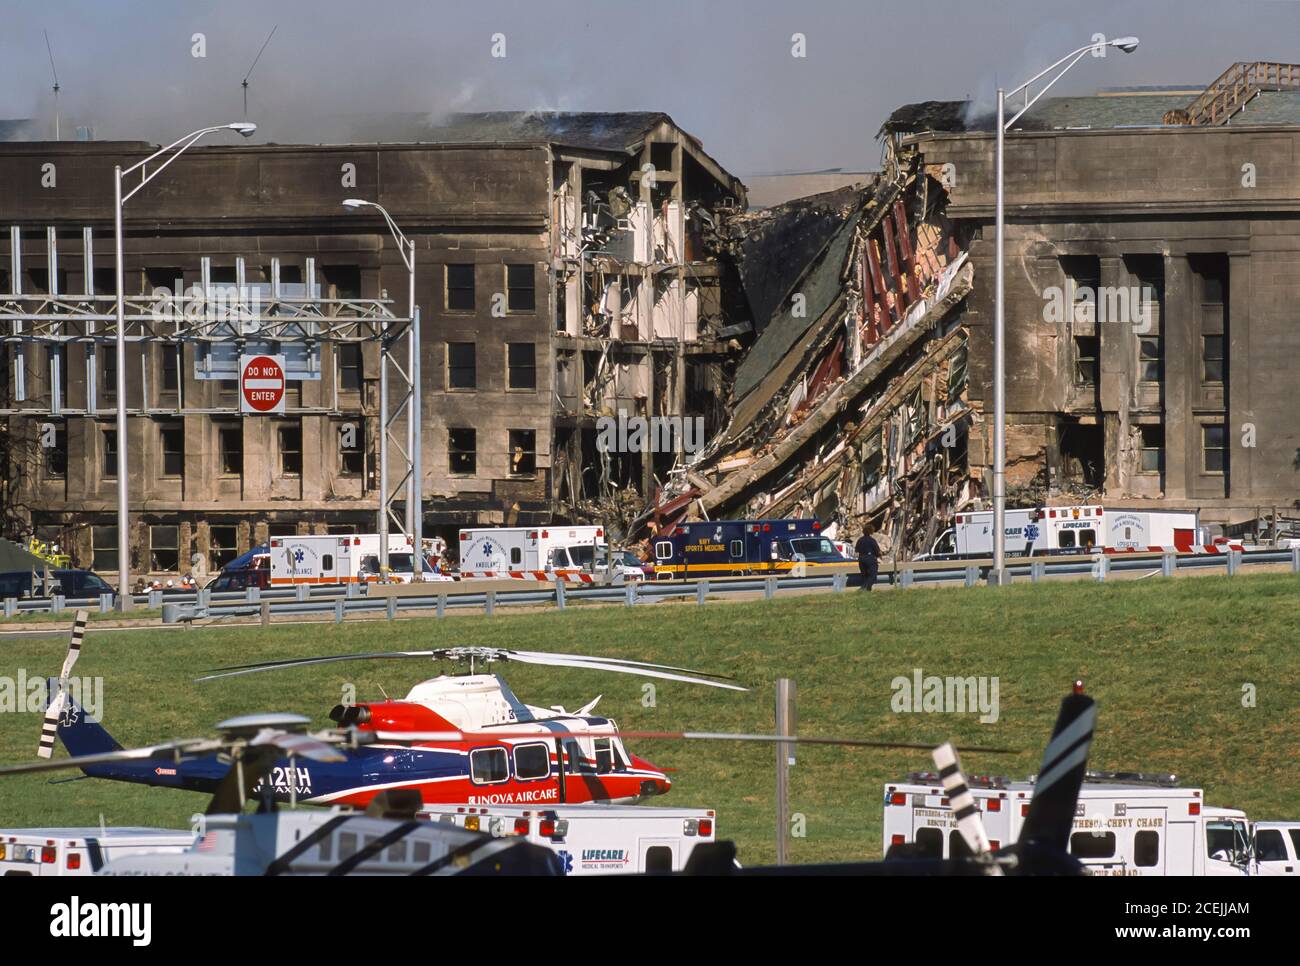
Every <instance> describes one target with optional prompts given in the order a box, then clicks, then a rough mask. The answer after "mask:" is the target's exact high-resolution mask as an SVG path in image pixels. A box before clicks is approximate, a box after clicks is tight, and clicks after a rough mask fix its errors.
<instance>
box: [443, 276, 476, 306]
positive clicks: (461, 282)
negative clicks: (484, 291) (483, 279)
mask: <svg viewBox="0 0 1300 966" xmlns="http://www.w3.org/2000/svg"><path fill="white" fill-rule="evenodd" d="M447 311H449V312H473V311H474V266H473V265H448V266H447Z"/></svg>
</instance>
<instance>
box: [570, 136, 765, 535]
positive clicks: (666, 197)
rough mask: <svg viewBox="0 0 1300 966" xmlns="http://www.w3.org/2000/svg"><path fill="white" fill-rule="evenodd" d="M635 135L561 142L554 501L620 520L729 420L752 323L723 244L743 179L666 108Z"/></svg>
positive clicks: (618, 525)
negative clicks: (594, 144)
mask: <svg viewBox="0 0 1300 966" xmlns="http://www.w3.org/2000/svg"><path fill="white" fill-rule="evenodd" d="M638 135H639V136H638V141H637V144H636V145H635V146H634V147H633V148H630V149H629V150H627V151H626V152H625V153H622V154H620V155H619V156H611V155H609V154H608V153H606V154H596V153H594V152H591V151H580V150H573V149H567V148H565V147H564V146H563V145H560V144H557V145H556V146H555V147H554V152H555V154H554V174H553V178H554V186H555V188H554V198H553V202H554V203H553V212H552V225H553V228H552V271H553V273H554V277H555V281H554V289H555V305H556V316H555V329H556V332H555V338H554V340H553V344H554V347H555V387H556V393H555V395H556V404H557V413H556V422H555V433H556V435H555V446H554V462H553V480H554V490H555V492H554V500H555V507H556V513H557V515H559V516H561V517H567V518H569V519H598V520H601V521H602V522H605V523H606V524H607V525H610V526H612V527H613V528H614V529H615V530H616V531H620V530H621V529H622V528H623V527H624V526H626V524H627V522H628V521H629V520H630V519H631V518H632V517H633V516H635V514H636V512H637V511H638V510H639V508H640V506H641V505H642V504H643V503H644V501H645V500H646V499H648V498H649V497H650V496H652V495H653V493H654V492H655V490H656V488H657V487H660V486H663V485H666V484H667V483H668V482H669V481H670V480H672V479H674V478H676V477H679V476H680V475H681V474H682V473H683V472H684V469H685V464H686V459H687V457H688V455H689V454H692V453H695V452H698V451H699V450H700V449H701V447H702V445H703V442H704V440H705V439H706V438H708V437H709V436H712V435H714V434H716V433H718V432H719V431H720V430H721V429H722V428H723V427H724V426H725V424H726V411H725V409H724V405H723V404H724V403H725V393H724V392H723V391H722V390H723V387H724V386H725V385H726V384H727V382H729V380H730V376H731V372H732V368H733V365H734V357H735V356H736V354H737V350H738V349H739V348H740V344H739V343H738V342H737V341H735V338H734V337H735V336H737V335H740V334H742V333H744V332H746V331H748V330H749V329H750V326H749V324H748V322H747V321H745V320H744V318H743V316H744V314H745V313H743V312H737V311H736V306H734V305H733V304H731V303H730V302H729V301H728V293H734V292H735V291H736V286H734V285H731V284H728V283H729V280H728V279H726V278H724V276H725V274H726V272H727V266H726V265H725V264H724V263H721V262H719V261H718V260H717V259H716V258H715V257H714V255H713V252H714V250H715V247H716V230H717V223H718V219H719V218H720V217H721V216H722V215H723V214H724V213H726V212H729V211H736V210H739V208H741V207H743V203H744V190H743V186H741V185H740V183H739V182H738V181H736V180H735V179H733V178H732V177H731V176H730V175H728V174H727V173H726V172H725V171H723V170H722V169H721V168H720V167H719V166H718V165H717V163H716V162H714V161H713V160H712V159H711V158H710V157H709V156H708V155H707V154H705V153H704V152H703V150H702V148H701V145H700V143H699V142H698V141H697V140H696V139H694V138H692V137H691V136H690V135H689V134H686V133H685V132H683V131H681V130H680V129H679V128H677V127H675V126H674V125H673V124H672V123H671V121H669V120H668V119H667V118H666V117H663V116H662V115H661V116H659V117H658V118H656V119H655V123H653V124H651V125H649V126H648V127H647V129H646V130H643V131H640V132H638ZM738 318H739V320H740V321H737V319H738ZM629 432H631V433H634V434H638V435H637V437H636V440H634V442H636V441H639V445H627V442H628V435H629Z"/></svg>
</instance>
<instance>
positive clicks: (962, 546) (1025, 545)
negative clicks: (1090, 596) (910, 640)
mask: <svg viewBox="0 0 1300 966" xmlns="http://www.w3.org/2000/svg"><path fill="white" fill-rule="evenodd" d="M955 524H956V525H955V526H953V527H951V528H949V529H947V530H945V531H944V532H943V533H941V534H940V535H939V537H938V539H937V540H935V542H934V545H933V546H932V547H931V549H930V552H929V553H926V554H924V555H922V556H920V557H918V558H917V559H918V560H953V559H977V558H981V557H991V556H992V555H993V511H992V510H976V511H970V512H965V513H958V514H957V516H956V520H955ZM1004 533H1005V535H1006V553H1007V556H1008V557H1031V556H1035V557H1036V556H1044V555H1050V554H1072V553H1093V552H1095V551H1097V550H1109V551H1114V552H1136V551H1150V552H1160V551H1170V552H1173V551H1179V552H1184V553H1190V552H1194V551H1196V550H1197V549H1199V548H1200V547H1201V546H1203V545H1204V544H1206V543H1207V542H1208V537H1207V534H1206V531H1205V530H1204V529H1203V528H1202V527H1201V526H1200V523H1199V521H1198V518H1197V515H1196V514H1195V513H1184V512H1181V511H1175V510H1107V509H1105V508H1104V507H1100V506H1095V505H1094V506H1053V507H1030V508H1023V509H1015V510H1011V509H1009V510H1007V512H1006V520H1005V527H1004Z"/></svg>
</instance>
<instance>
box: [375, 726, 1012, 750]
mask: <svg viewBox="0 0 1300 966" xmlns="http://www.w3.org/2000/svg"><path fill="white" fill-rule="evenodd" d="M541 720H546V719H541ZM539 735H540V736H541V737H544V738H547V739H553V738H609V737H618V738H640V739H646V740H664V741H761V742H766V743H771V744H775V743H778V742H790V743H791V744H801V745H846V746H848V747H852V748H880V749H885V750H891V749H898V750H902V751H910V750H917V751H933V750H934V748H935V745H933V744H926V743H924V742H903V741H875V740H872V739H867V738H830V737H821V736H816V735H761V734H742V733H733V732H721V731H619V732H617V734H611V732H608V731H584V730H582V729H569V730H565V731H546V732H537V731H519V730H502V731H497V730H495V729H492V730H483V731H358V732H357V738H358V741H359V742H360V743H363V744H364V743H366V741H372V742H376V741H377V742H384V743H385V744H414V743H421V742H436V741H458V742H469V741H482V740H484V739H486V740H489V741H495V740H497V739H502V738H537V737H539ZM960 750H961V751H965V752H971V753H978V754H984V755H1015V754H1019V752H1018V751H1017V750H1016V749H1014V748H986V747H981V746H975V745H968V746H963V747H962V748H961V749H960Z"/></svg>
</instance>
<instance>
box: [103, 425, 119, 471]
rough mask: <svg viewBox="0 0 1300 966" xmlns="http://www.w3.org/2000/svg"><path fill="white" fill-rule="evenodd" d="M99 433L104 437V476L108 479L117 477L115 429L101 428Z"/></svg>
mask: <svg viewBox="0 0 1300 966" xmlns="http://www.w3.org/2000/svg"><path fill="white" fill-rule="evenodd" d="M100 434H101V435H102V436H103V438H104V476H105V477H108V478H110V479H116V477H117V430H116V429H102V430H100Z"/></svg>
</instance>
